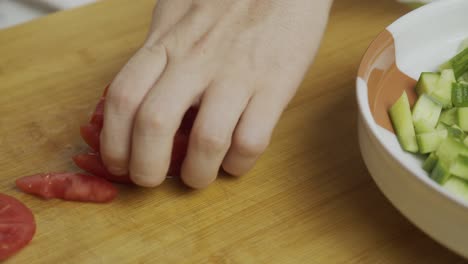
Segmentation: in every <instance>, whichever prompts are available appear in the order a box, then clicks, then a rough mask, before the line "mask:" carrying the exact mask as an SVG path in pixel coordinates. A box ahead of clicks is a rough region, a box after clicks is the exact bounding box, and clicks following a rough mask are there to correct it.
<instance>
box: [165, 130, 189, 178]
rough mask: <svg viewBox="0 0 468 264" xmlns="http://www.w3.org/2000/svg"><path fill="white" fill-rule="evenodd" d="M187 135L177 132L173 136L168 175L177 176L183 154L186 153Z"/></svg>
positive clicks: (183, 157) (182, 160)
mask: <svg viewBox="0 0 468 264" xmlns="http://www.w3.org/2000/svg"><path fill="white" fill-rule="evenodd" d="M188 140H189V136H188V135H185V134H182V133H180V132H177V133H176V135H175V137H174V143H173V146H172V156H171V165H170V166H169V171H168V172H167V174H168V175H171V176H179V175H180V169H181V168H182V163H183V162H184V159H185V155H186V154H187V146H188Z"/></svg>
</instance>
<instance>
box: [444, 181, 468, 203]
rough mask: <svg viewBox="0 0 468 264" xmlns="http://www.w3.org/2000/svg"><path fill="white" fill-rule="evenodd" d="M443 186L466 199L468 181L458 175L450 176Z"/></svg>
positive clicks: (467, 198)
mask: <svg viewBox="0 0 468 264" xmlns="http://www.w3.org/2000/svg"><path fill="white" fill-rule="evenodd" d="M443 188H444V189H446V190H447V191H449V192H450V193H452V194H454V195H456V196H458V197H460V198H462V199H464V200H465V201H468V182H467V181H465V180H463V179H460V178H458V177H450V179H448V180H447V181H446V182H445V183H444V184H443Z"/></svg>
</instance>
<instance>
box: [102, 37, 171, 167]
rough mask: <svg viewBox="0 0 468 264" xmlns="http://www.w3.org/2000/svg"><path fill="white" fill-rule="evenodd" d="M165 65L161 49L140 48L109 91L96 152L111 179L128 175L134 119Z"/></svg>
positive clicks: (165, 57) (163, 51)
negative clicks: (98, 149)
mask: <svg viewBox="0 0 468 264" xmlns="http://www.w3.org/2000/svg"><path fill="white" fill-rule="evenodd" d="M166 62H167V55H166V50H165V48H164V47H163V46H154V47H143V48H141V49H140V50H139V51H137V52H136V54H135V55H134V56H133V57H132V58H131V59H130V60H129V61H128V62H127V64H126V65H125V66H124V67H123V68H122V70H121V71H120V72H119V74H118V75H117V76H116V77H115V79H114V81H113V82H112V84H111V86H110V87H109V91H108V94H107V97H106V103H105V110H104V111H105V115H104V126H103V130H102V132H101V144H100V149H101V153H102V159H103V162H104V164H105V165H106V167H107V168H108V170H109V171H110V172H111V173H113V174H115V175H125V174H127V172H128V159H129V155H130V138H131V133H132V126H133V122H134V120H133V119H134V115H135V113H136V111H137V109H138V107H139V105H140V103H141V101H142V100H143V98H144V97H145V95H146V93H147V92H148V90H149V89H150V88H151V87H152V86H153V85H154V83H156V81H157V80H158V78H159V76H160V75H161V73H162V72H163V71H164V68H165V66H166Z"/></svg>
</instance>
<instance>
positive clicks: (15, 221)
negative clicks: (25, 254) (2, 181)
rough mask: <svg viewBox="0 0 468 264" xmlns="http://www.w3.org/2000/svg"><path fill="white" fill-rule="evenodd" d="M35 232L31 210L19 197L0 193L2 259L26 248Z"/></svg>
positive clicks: (0, 253)
mask: <svg viewBox="0 0 468 264" xmlns="http://www.w3.org/2000/svg"><path fill="white" fill-rule="evenodd" d="M35 233H36V222H35V220H34V216H33V214H32V212H31V210H30V209H29V208H27V207H26V206H25V205H24V204H23V203H21V202H20V201H18V200H17V199H15V198H13V197H11V196H8V195H5V194H0V260H4V259H6V258H8V257H10V256H12V255H13V254H15V253H16V252H18V251H19V250H21V249H22V248H24V247H25V246H26V245H27V244H28V243H29V242H30V241H31V240H32V238H33V237H34V234H35Z"/></svg>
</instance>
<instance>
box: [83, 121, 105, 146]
mask: <svg viewBox="0 0 468 264" xmlns="http://www.w3.org/2000/svg"><path fill="white" fill-rule="evenodd" d="M80 134H81V138H82V139H83V140H84V141H85V142H86V144H88V146H89V147H90V148H91V149H92V150H94V151H96V152H99V144H100V139H99V135H100V134H101V129H100V128H98V127H96V126H95V125H93V124H91V123H90V124H86V125H82V126H81V127H80Z"/></svg>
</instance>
